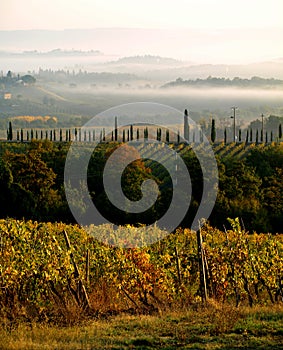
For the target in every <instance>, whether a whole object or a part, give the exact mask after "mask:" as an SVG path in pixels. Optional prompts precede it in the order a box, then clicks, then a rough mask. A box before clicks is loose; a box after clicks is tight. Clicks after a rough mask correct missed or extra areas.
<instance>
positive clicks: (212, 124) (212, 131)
mask: <svg viewBox="0 0 283 350" xmlns="http://www.w3.org/2000/svg"><path fill="white" fill-rule="evenodd" d="M210 138H211V142H212V143H214V142H215V139H216V130H215V119H212V121H211V135H210Z"/></svg>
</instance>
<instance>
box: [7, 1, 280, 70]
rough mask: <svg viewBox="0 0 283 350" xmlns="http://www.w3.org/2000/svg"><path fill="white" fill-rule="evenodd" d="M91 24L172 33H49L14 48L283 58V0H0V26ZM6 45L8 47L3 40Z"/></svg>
mask: <svg viewBox="0 0 283 350" xmlns="http://www.w3.org/2000/svg"><path fill="white" fill-rule="evenodd" d="M91 28H152V29H155V30H157V29H166V30H169V31H170V30H171V31H172V32H169V31H166V32H165V34H164V31H163V32H162V33H161V32H160V35H159V34H156V32H155V33H150V31H149V32H148V34H147V36H146V37H144V36H143V37H139V38H138V39H137V38H136V37H134V36H135V35H136V32H135V34H133V33H130V34H128V35H126V34H122V36H121V31H120V32H119V34H117V35H118V36H117V37H114V36H113V33H111V34H109V35H110V36H111V37H110V38H109V36H108V37H106V39H105V37H104V36H101V38H98V37H96V38H89V39H87V40H88V41H87V42H83V40H81V41H80V42H79V45H77V43H75V44H73V43H70V40H69V41H68V42H66V41H62V42H60V43H57V42H56V41H55V40H54V41H52V42H50V41H49V42H48V41H47V40H44V39H43V40H41V41H40V43H41V44H42V45H41V46H40V47H39V46H38V47H34V46H33V41H32V38H29V39H31V40H29V43H30V46H29V47H28V46H27V45H26V43H25V42H24V43H23V42H21V41H20V39H19V38H20V36H17V38H18V41H17V42H16V41H15V43H13V42H11V45H10V47H11V48H12V49H13V50H20V49H40V50H47V49H52V48H56V47H61V48H66V49H71V48H76V49H98V50H102V51H103V52H104V53H106V54H118V55H135V54H157V55H166V56H169V57H176V58H181V59H188V60H193V61H198V62H207V63H212V62H226V63H229V62H235V63H237V62H239V63H240V62H254V61H261V60H267V59H272V58H279V57H283V0H75V1H74V0H0V30H22V29H53V30H63V29H91ZM185 29H186V30H187V31H186V30H185ZM174 30H175V32H174ZM189 30H190V32H189ZM194 31H195V32H194ZM191 33H195V34H191ZM158 35H159V36H158ZM35 36H36V34H35ZM68 39H69V38H68ZM110 39H111V40H110ZM85 41H86V40H85ZM184 43H185V44H184ZM24 45H25V46H24ZM43 45H45V46H43ZM55 45H56V46H55ZM58 45H59V46H58ZM10 47H8V49H10ZM1 49H2V50H6V49H7V47H4V45H3V42H2V47H1V42H0V50H1Z"/></svg>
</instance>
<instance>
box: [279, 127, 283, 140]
mask: <svg viewBox="0 0 283 350" xmlns="http://www.w3.org/2000/svg"><path fill="white" fill-rule="evenodd" d="M278 137H279V140H281V139H282V125H281V124H279V130H278Z"/></svg>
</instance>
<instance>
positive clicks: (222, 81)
mask: <svg viewBox="0 0 283 350" xmlns="http://www.w3.org/2000/svg"><path fill="white" fill-rule="evenodd" d="M175 87H240V88H260V87H264V88H268V87H270V88H283V80H280V79H274V78H270V79H264V78H260V77H252V78H251V79H241V78H239V77H235V78H233V79H229V78H216V77H211V76H209V77H208V78H207V79H195V80H183V79H182V78H177V79H176V80H175V81H172V82H169V83H167V84H164V85H162V86H161V88H175Z"/></svg>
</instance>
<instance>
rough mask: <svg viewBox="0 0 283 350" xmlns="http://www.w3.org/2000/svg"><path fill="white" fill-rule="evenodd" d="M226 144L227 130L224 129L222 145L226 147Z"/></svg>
mask: <svg viewBox="0 0 283 350" xmlns="http://www.w3.org/2000/svg"><path fill="white" fill-rule="evenodd" d="M226 143H227V130H226V128H225V129H224V144H225V145H226Z"/></svg>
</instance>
